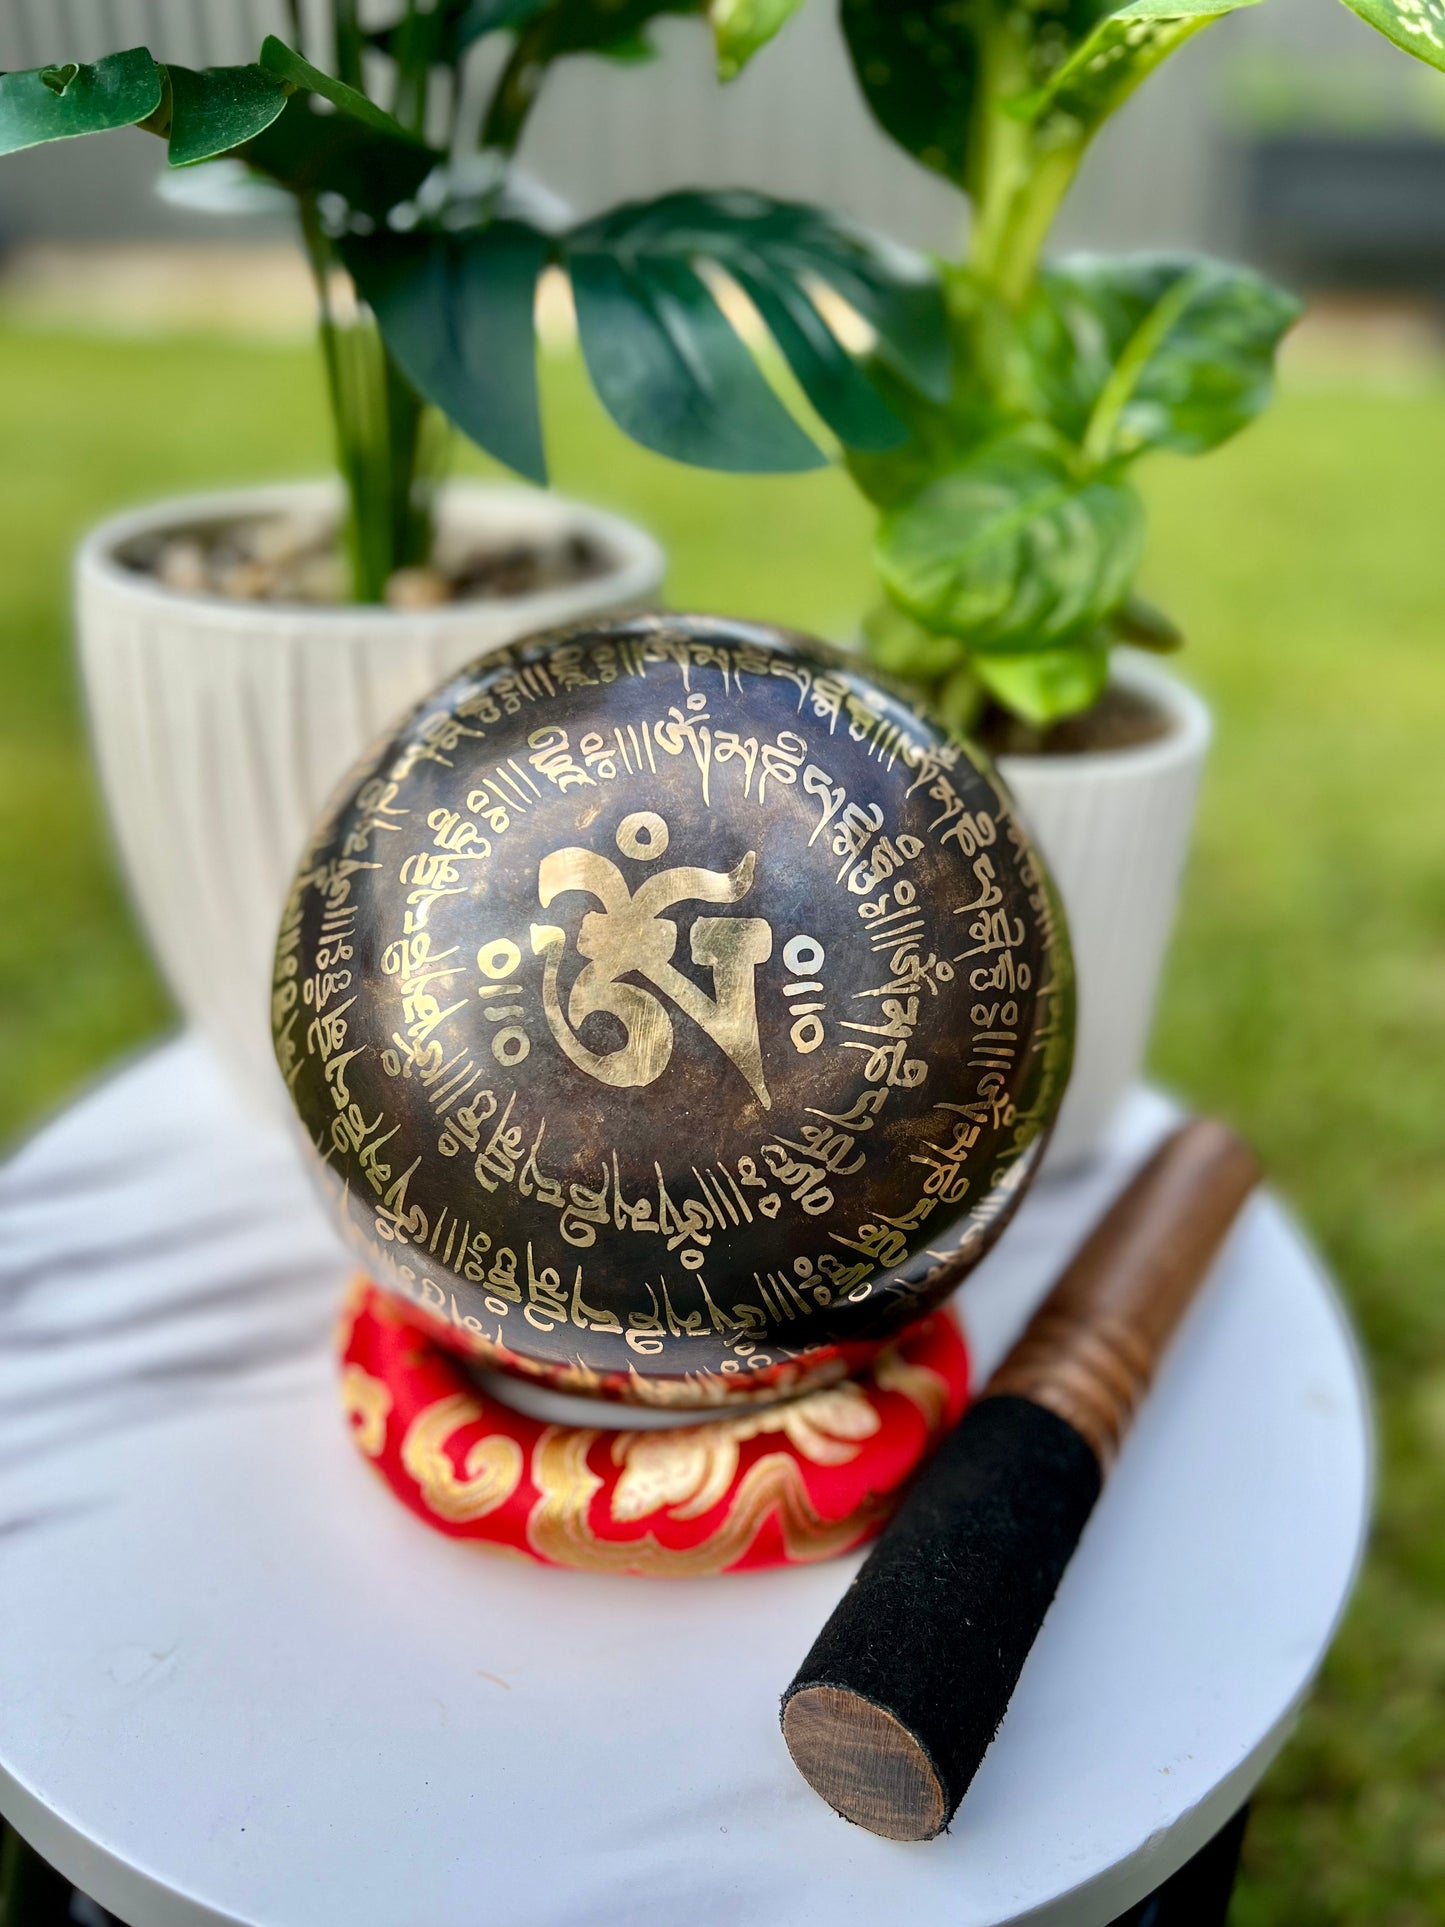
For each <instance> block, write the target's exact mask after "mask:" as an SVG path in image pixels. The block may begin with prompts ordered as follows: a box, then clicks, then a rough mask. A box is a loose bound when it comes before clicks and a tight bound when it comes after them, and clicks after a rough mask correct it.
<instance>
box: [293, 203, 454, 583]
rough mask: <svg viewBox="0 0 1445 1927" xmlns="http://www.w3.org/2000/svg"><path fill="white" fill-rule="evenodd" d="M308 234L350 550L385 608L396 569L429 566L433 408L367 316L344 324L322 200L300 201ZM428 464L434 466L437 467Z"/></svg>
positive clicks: (360, 577) (354, 576) (357, 575)
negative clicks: (318, 204)
mask: <svg viewBox="0 0 1445 1927" xmlns="http://www.w3.org/2000/svg"><path fill="white" fill-rule="evenodd" d="M300 210H301V227H302V234H303V236H304V239H305V242H306V252H307V257H308V259H309V260H310V263H311V271H312V275H313V277H314V279H315V282H316V294H317V306H318V314H319V333H320V341H321V352H322V358H323V361H324V363H325V367H326V381H327V388H328V390H329V393H330V398H331V414H332V422H333V426H334V428H335V434H336V462H337V467H338V469H339V470H340V473H341V480H342V484H343V486H344V488H345V491H346V517H345V523H344V529H343V544H344V547H345V551H346V555H347V559H348V562H349V565H350V571H351V586H352V594H353V596H354V598H355V600H356V601H358V602H381V601H383V600H384V599H385V596H386V586H387V583H388V582H389V580H390V579H391V577H392V575H393V574H394V573H395V571H396V570H397V569H402V568H410V567H413V566H415V565H416V564H418V563H422V562H425V560H426V559H427V556H428V554H429V552H430V548H431V535H432V526H431V499H430V498H431V493H432V490H431V483H432V482H433V480H434V476H433V474H432V473H431V472H429V457H430V456H431V453H432V450H431V447H430V441H429V436H428V433H427V429H428V423H427V420H426V414H427V411H426V408H425V405H424V404H423V402H422V400H421V398H420V396H419V395H418V394H417V392H416V390H415V389H414V388H413V387H412V386H411V383H410V382H409V381H408V380H407V379H406V377H405V376H404V375H403V374H402V372H401V370H400V369H399V368H398V367H397V366H396V364H395V363H394V362H393V361H392V359H391V357H390V355H389V354H388V353H387V351H386V346H385V343H384V342H383V341H382V339H381V335H380V332H379V330H378V329H377V326H376V323H375V321H374V320H373V319H372V317H371V316H370V315H369V314H368V313H366V312H365V311H364V310H359V311H358V313H357V315H356V316H355V318H354V319H346V320H342V319H340V318H338V316H337V314H336V311H335V307H334V305H333V302H332V297H331V279H332V276H333V274H334V273H336V272H337V269H338V266H339V263H338V262H337V260H336V257H335V251H334V249H333V248H332V246H331V243H330V241H329V240H328V238H327V236H326V234H325V232H324V231H323V229H322V227H321V224H320V220H319V217H318V215H317V211H316V206H315V202H314V200H313V199H311V198H310V197H309V196H308V197H304V198H303V199H302V200H301V202H300ZM430 466H434V464H431V465H430Z"/></svg>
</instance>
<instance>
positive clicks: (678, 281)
mask: <svg viewBox="0 0 1445 1927" xmlns="http://www.w3.org/2000/svg"><path fill="white" fill-rule="evenodd" d="M562 252H563V259H564V261H565V263H566V266H567V268H568V271H569V273H570V274H571V277H572V286H573V290H574V293H575V296H576V302H577V319H578V326H579V329H580V332H581V338H582V349H583V353H584V355H585V356H586V360H587V366H588V369H589V372H590V373H591V375H592V379H593V381H594V382H595V384H596V386H597V391H598V394H599V395H600V396H601V398H602V400H603V402H604V404H605V405H606V407H607V410H608V412H609V413H610V414H611V415H612V417H613V419H614V420H615V421H616V422H617V423H618V424H619V425H620V426H621V427H623V428H625V429H626V430H627V432H628V433H629V434H630V435H632V436H634V438H635V439H637V440H638V441H641V442H642V443H643V444H644V445H645V446H646V447H649V448H655V449H657V450H658V451H659V452H660V453H662V454H665V455H671V456H672V457H673V458H674V459H675V460H678V461H685V462H693V463H700V464H703V465H705V466H707V467H713V468H725V469H756V470H779V469H787V468H802V467H811V466H815V465H816V464H817V463H819V462H821V461H822V459H823V457H822V455H821V454H820V453H819V451H818V450H817V448H816V447H815V445H814V444H813V443H812V442H811V441H810V440H809V438H808V437H807V436H806V435H804V433H803V431H802V429H801V428H799V427H798V425H797V424H796V422H795V421H794V420H793V418H792V416H791V415H790V414H789V413H788V411H787V410H786V409H785V408H784V406H783V404H782V403H781V401H779V400H778V398H777V396H776V395H775V394H774V393H773V390H772V389H771V387H770V386H769V385H768V383H767V382H766V381H765V379H764V378H763V376H762V374H761V373H760V372H759V370H758V368H757V366H756V364H755V363H754V361H753V359H752V356H751V354H750V353H749V352H748V350H747V349H746V348H745V347H744V345H743V343H742V341H741V340H740V338H739V337H738V335H737V334H736V332H735V330H734V329H733V327H732V324H731V322H730V321H729V319H728V318H727V315H726V313H725V311H724V308H723V307H722V306H721V305H720V303H719V300H718V296H717V293H716V291H715V287H714V285H713V283H712V281H711V280H710V279H709V278H708V277H706V276H705V275H704V274H703V273H701V272H700V271H699V270H700V264H702V263H708V264H711V265H712V266H713V267H714V268H719V269H722V270H723V271H724V272H725V273H726V274H727V275H728V276H729V277H730V278H731V279H732V280H733V281H734V282H735V283H736V284H737V286H738V287H740V288H741V289H742V290H743V292H744V293H745V294H747V295H748V296H749V298H750V299H751V301H752V303H753V305H754V306H755V308H756V309H757V311H758V313H759V315H760V316H761V318H762V319H763V321H764V322H765V324H766V325H767V326H768V328H769V330H770V331H771V333H772V335H773V338H774V340H775V341H776V343H777V345H778V347H779V348H780V349H781V351H782V353H783V355H784V356H785V357H786V359H787V361H788V363H789V365H790V367H791V368H792V371H793V373H794V375H795V376H796V377H797V379H798V382H799V385H800V386H801V387H802V389H803V391H804V392H805V394H806V395H807V396H808V399H809V401H810V402H811V403H812V404H813V406H814V408H815V409H816V410H817V411H818V413H819V415H821V416H822V418H823V420H824V421H825V422H826V423H827V424H828V426H829V427H830V428H831V429H832V430H833V431H834V433H835V434H836V435H837V436H838V437H839V439H840V440H841V441H843V442H844V443H845V444H848V445H851V446H858V447H862V448H870V447H872V448H877V447H887V446H890V445H894V444H897V443H899V442H901V441H902V440H903V439H904V437H905V435H906V432H907V431H906V428H905V426H904V424H903V423H902V422H901V421H900V420H899V419H898V417H897V416H896V414H895V413H894V412H893V410H892V409H891V408H890V407H889V406H888V404H887V403H886V402H885V401H884V400H883V398H882V396H881V395H880V393H879V392H878V388H877V386H876V385H875V384H874V383H873V382H871V381H870V380H869V379H868V378H867V376H866V375H865V374H864V373H863V371H862V370H861V369H860V368H859V366H858V364H857V362H856V361H855V359H854V357H853V355H852V354H851V353H850V352H849V351H848V349H847V348H846V347H845V346H844V344H843V342H842V340H841V339H840V335H839V328H840V326H841V325H842V322H841V319H840V318H839V317H838V316H837V315H836V313H835V312H833V311H831V310H830V308H829V306H828V305H827V304H826V302H825V301H823V300H822V299H821V298H820V296H819V293H818V288H819V286H820V285H821V286H822V287H823V288H826V289H830V290H831V291H832V292H833V293H834V294H835V295H836V296H837V297H839V299H840V300H841V301H843V302H844V303H846V304H847V306H848V308H850V309H851V310H852V311H853V312H854V313H855V314H859V315H861V316H862V317H863V318H864V319H865V320H866V321H867V322H869V323H870V324H871V326H872V327H873V328H875V329H876V330H877V332H878V337H879V348H878V354H879V357H880V358H881V359H883V360H884V361H885V362H890V363H891V364H892V366H893V368H894V370H895V371H896V372H898V373H900V374H902V375H903V376H905V377H906V379H907V380H908V381H910V382H912V383H914V384H916V385H918V386H919V387H923V388H928V389H931V390H932V391H933V392H934V393H935V394H940V393H942V392H944V391H946V387H947V381H948V340H947V334H946V329H945V325H944V314H943V306H942V301H941V297H940V295H939V292H938V288H937V285H936V283H935V282H934V280H933V279H932V277H931V276H929V275H928V274H927V273H926V272H924V271H923V270H922V266H921V264H920V263H918V262H917V261H914V260H911V259H910V258H909V257H906V256H903V255H901V254H899V253H897V252H896V251H894V250H891V249H883V248H880V247H879V246H878V245H877V244H875V243H872V242H871V241H869V240H868V239H867V238H865V237H864V236H862V235H861V234H859V233H858V232H857V231H856V230H854V229H853V228H851V227H848V226H846V225H844V224H842V223H839V222H834V221H831V220H829V219H828V218H827V217H825V216H823V215H820V214H818V213H817V212H816V211H815V210H813V209H810V208H805V207H799V206H797V205H795V204H793V203H790V202H781V201H772V200H769V199H767V198H766V197H764V196H762V195H755V194H671V195H664V196H663V197H662V198H661V199H660V200H657V201H653V202H648V203H639V204H633V205H631V206H628V207H623V208H619V209H617V210H616V211H615V212H613V213H612V214H609V215H605V216H603V217H602V218H601V219H599V220H597V221H592V222H588V223H587V224H586V225H585V226H583V227H581V228H579V229H577V230H576V231H575V232H574V233H573V234H571V235H569V236H567V237H566V239H565V241H564V243H563V250H562Z"/></svg>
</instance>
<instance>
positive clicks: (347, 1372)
mask: <svg viewBox="0 0 1445 1927" xmlns="http://www.w3.org/2000/svg"><path fill="white" fill-rule="evenodd" d="M341 1409H342V1410H343V1411H344V1412H345V1414H346V1416H347V1418H348V1419H350V1421H351V1431H352V1436H353V1437H354V1438H355V1440H356V1443H357V1444H358V1445H359V1446H360V1447H361V1449H362V1451H363V1452H364V1453H365V1454H366V1456H367V1458H369V1459H379V1458H380V1457H381V1455H382V1453H383V1452H384V1451H385V1450H386V1421H387V1419H388V1418H389V1417H390V1416H391V1393H390V1391H389V1390H388V1389H387V1387H386V1386H385V1385H383V1384H382V1382H381V1380H380V1379H379V1378H373V1377H372V1376H371V1374H370V1373H369V1372H364V1371H363V1370H362V1369H361V1367H360V1366H359V1365H348V1366H346V1367H345V1369H344V1370H343V1371H342V1374H341Z"/></svg>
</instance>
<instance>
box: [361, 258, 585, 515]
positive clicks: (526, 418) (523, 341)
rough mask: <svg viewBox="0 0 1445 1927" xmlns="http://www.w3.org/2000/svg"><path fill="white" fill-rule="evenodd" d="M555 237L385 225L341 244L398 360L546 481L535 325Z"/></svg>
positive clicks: (497, 449)
mask: <svg viewBox="0 0 1445 1927" xmlns="http://www.w3.org/2000/svg"><path fill="white" fill-rule="evenodd" d="M550 245H551V244H550V242H549V240H548V238H547V237H546V236H545V235H542V234H539V233H538V232H537V231H536V229H534V228H530V227H526V226H524V225H523V224H522V223H521V222H519V221H498V222H496V223H495V224H494V225H493V226H491V227H487V228H482V229H480V230H478V231H477V232H475V233H472V234H446V233H437V232H423V233H415V234H393V233H388V232H386V231H384V230H382V231H378V232H376V233H374V234H369V235H365V236H360V235H358V236H352V237H350V238H348V239H347V240H344V241H343V242H342V243H341V253H342V257H343V259H344V260H345V262H346V266H347V268H348V269H349V270H350V272H351V275H352V278H353V279H354V280H355V282H356V286H357V289H358V291H359V293H360V294H361V295H362V297H363V299H364V300H365V301H366V303H367V305H368V306H369V307H370V308H371V310H372V312H373V313H374V314H375V316H376V320H377V325H378V327H379V328H380V329H381V332H382V336H383V338H384V339H385V342H386V345H387V348H388V349H389V350H390V353H391V357H392V359H393V361H395V362H396V364H397V366H398V367H399V368H400V369H401V370H402V372H403V374H404V375H405V376H406V377H407V379H408V381H410V382H411V384H412V386H413V387H414V388H415V389H416V390H417V392H418V394H420V395H422V396H424V397H425V398H426V400H428V401H430V402H432V403H434V404H435V406H436V407H438V408H439V409H440V410H441V411H442V413H443V414H444V415H446V416H447V417H448V419H449V420H450V421H452V422H454V423H455V424H456V426H457V427H458V428H460V429H461V430H462V432H463V433H464V434H467V435H470V436H471V438H472V440H473V441H475V442H477V443H478V444H479V445H480V446H481V447H482V448H485V449H486V450H487V452H488V454H490V455H494V456H496V458H497V459H498V460H499V461H502V462H505V463H506V464H507V465H508V467H510V468H514V469H517V470H518V471H519V472H520V473H521V474H523V475H526V476H527V477H528V478H529V479H530V480H532V481H534V482H545V481H546V479H547V465H546V459H545V457H544V455H543V452H542V425H541V419H540V416H539V414H538V408H537V373H536V359H535V344H534V334H533V326H532V311H533V304H534V302H535V299H536V291H537V277H538V275H539V274H540V273H541V271H542V269H543V267H544V266H545V264H546V261H547V256H548V253H549V251H550Z"/></svg>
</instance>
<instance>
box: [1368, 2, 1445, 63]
mask: <svg viewBox="0 0 1445 1927" xmlns="http://www.w3.org/2000/svg"><path fill="white" fill-rule="evenodd" d="M1345 5H1346V6H1347V7H1348V8H1349V9H1350V10H1351V12H1352V13H1357V14H1358V15H1359V16H1360V18H1361V20H1368V21H1369V23H1370V25H1371V26H1372V27H1375V28H1377V29H1378V30H1379V31H1380V32H1381V33H1382V34H1384V36H1385V38H1386V39H1387V40H1393V41H1394V43H1395V45H1396V46H1397V47H1403V48H1404V49H1405V52H1406V53H1407V54H1414V56H1415V58H1416V59H1417V60H1423V61H1424V62H1425V63H1426V65H1427V66H1431V67H1439V68H1441V69H1442V70H1445V10H1442V8H1441V5H1440V0H1345Z"/></svg>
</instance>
